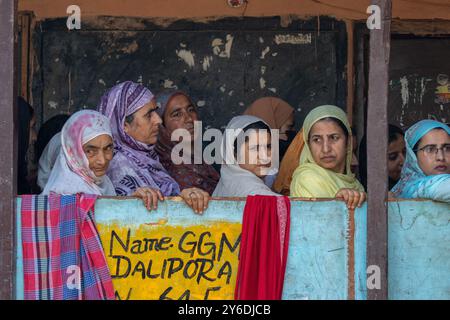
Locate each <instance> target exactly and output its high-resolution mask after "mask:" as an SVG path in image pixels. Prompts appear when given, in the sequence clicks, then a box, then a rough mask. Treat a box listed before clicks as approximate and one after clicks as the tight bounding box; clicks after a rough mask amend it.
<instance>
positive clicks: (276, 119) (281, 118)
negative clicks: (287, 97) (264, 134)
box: [244, 97, 294, 130]
mask: <svg viewBox="0 0 450 320" xmlns="http://www.w3.org/2000/svg"><path fill="white" fill-rule="evenodd" d="M293 113H294V108H292V107H291V106H290V105H289V103H287V102H286V101H284V100H282V99H280V98H276V97H263V98H260V99H258V100H256V101H255V102H253V103H252V104H251V105H250V107H248V108H247V110H245V111H244V115H249V116H255V117H258V118H261V119H262V120H264V122H265V123H267V125H268V126H269V127H270V129H278V130H280V129H281V126H282V125H283V124H284V123H285V122H286V120H287V119H288V118H289V117H290V116H291V115H292V114H293Z"/></svg>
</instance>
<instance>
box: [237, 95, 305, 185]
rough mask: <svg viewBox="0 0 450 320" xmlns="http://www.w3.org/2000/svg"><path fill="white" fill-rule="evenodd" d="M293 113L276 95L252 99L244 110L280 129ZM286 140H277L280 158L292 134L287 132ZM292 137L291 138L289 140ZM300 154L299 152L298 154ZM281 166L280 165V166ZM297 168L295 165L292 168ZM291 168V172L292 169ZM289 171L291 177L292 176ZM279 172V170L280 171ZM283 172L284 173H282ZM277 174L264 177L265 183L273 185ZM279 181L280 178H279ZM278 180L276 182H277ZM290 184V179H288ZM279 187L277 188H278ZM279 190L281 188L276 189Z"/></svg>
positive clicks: (273, 127) (245, 113) (285, 150)
mask: <svg viewBox="0 0 450 320" xmlns="http://www.w3.org/2000/svg"><path fill="white" fill-rule="evenodd" d="M293 114H294V108H292V107H291V106H290V105H289V103H287V102H286V101H284V100H282V99H280V98H277V97H263V98H259V99H257V100H256V101H254V102H253V103H252V104H251V105H250V107H248V108H247V110H245V111H244V115H250V116H255V117H258V118H261V119H262V120H264V121H265V122H266V123H267V124H268V125H269V127H270V129H277V130H280V129H281V127H282V126H283V124H284V123H285V122H286V121H287V119H288V118H289V117H290V116H291V115H293ZM288 137H289V139H288V141H284V140H281V139H280V141H279V156H280V160H281V159H284V156H285V154H286V152H287V150H288V148H289V146H290V145H291V143H292V142H293V139H292V138H293V136H292V135H289V133H288ZM291 139H292V140H291ZM299 155H300V154H299ZM297 159H298V158H297ZM280 168H281V167H280ZM295 168H297V165H296V166H295V167H294V169H295ZM294 169H293V170H292V172H293V171H294ZM292 172H291V177H292ZM280 173H281V172H280ZM283 174H284V173H283ZM278 176H279V174H277V175H274V176H267V177H266V178H265V181H266V184H267V185H268V186H269V187H273V188H274V187H275V182H276V180H279V179H278ZM279 181H280V180H279ZM279 183H280V182H278V184H279ZM289 184H290V181H289ZM278 189H279V188H278ZM276 191H277V192H281V189H279V190H276Z"/></svg>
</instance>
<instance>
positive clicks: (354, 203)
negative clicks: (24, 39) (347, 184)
mask: <svg viewBox="0 0 450 320" xmlns="http://www.w3.org/2000/svg"><path fill="white" fill-rule="evenodd" d="M335 197H336V198H338V199H344V201H345V202H346V203H347V208H348V209H349V210H353V209H355V208H356V207H358V208H360V207H361V206H362V204H363V202H364V201H366V193H365V192H362V191H358V190H354V189H345V188H344V189H341V190H339V191H338V192H337V193H336V196H335Z"/></svg>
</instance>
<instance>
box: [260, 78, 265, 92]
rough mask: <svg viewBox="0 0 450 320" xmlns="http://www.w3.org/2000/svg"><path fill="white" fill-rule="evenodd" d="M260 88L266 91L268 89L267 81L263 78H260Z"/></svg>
mask: <svg viewBox="0 0 450 320" xmlns="http://www.w3.org/2000/svg"><path fill="white" fill-rule="evenodd" d="M259 86H260V88H261V89H264V88H265V87H266V80H264V78H263V77H261V78H259Z"/></svg>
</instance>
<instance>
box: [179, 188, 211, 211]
mask: <svg viewBox="0 0 450 320" xmlns="http://www.w3.org/2000/svg"><path fill="white" fill-rule="evenodd" d="M180 196H181V197H182V198H183V200H184V202H186V204H187V205H188V206H189V207H191V208H192V210H194V212H195V213H197V214H203V211H205V210H206V209H207V208H208V202H209V199H210V196H209V193H208V192H206V191H203V190H202V189H199V188H187V189H183V190H182V191H181V194H180Z"/></svg>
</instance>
